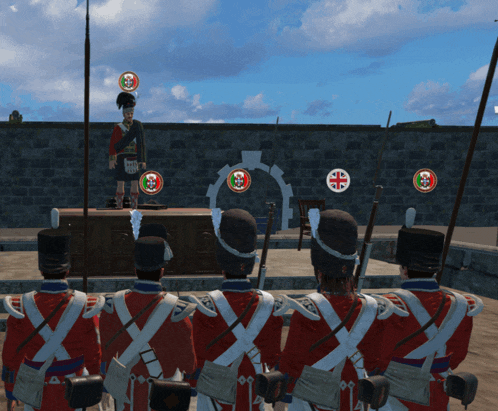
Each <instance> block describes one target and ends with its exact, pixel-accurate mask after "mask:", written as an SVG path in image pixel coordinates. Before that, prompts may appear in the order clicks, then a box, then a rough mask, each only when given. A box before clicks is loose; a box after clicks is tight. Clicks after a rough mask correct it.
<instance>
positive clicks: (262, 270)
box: [257, 117, 278, 290]
mask: <svg viewBox="0 0 498 411" xmlns="http://www.w3.org/2000/svg"><path fill="white" fill-rule="evenodd" d="M277 129H278V117H277V123H276V124H275V133H274V135H273V150H272V159H271V164H272V165H271V166H270V168H269V170H268V173H269V174H270V175H271V169H272V167H273V164H274V162H275V146H276V144H275V143H276V141H275V137H276V135H277ZM268 181H269V180H267V181H266V191H265V204H269V205H270V212H269V214H268V222H267V224H266V231H265V242H264V244H263V251H262V253H261V260H260V262H259V270H258V282H257V287H258V289H259V290H262V289H263V286H264V284H265V277H266V256H267V255H268V248H269V247H270V235H271V229H272V227H273V214H274V209H275V203H273V202H269V203H267V202H266V196H267V194H268Z"/></svg>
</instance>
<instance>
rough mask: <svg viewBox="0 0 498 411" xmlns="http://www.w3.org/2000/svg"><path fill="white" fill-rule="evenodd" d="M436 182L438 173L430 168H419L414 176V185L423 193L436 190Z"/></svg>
mask: <svg viewBox="0 0 498 411" xmlns="http://www.w3.org/2000/svg"><path fill="white" fill-rule="evenodd" d="M436 184H437V177H436V173H434V171H432V170H429V169H428V168H423V169H421V170H418V171H417V172H416V173H415V175H414V176H413V185H414V186H415V188H416V189H417V190H418V191H420V192H422V193H428V192H430V191H432V190H434V189H435V188H436Z"/></svg>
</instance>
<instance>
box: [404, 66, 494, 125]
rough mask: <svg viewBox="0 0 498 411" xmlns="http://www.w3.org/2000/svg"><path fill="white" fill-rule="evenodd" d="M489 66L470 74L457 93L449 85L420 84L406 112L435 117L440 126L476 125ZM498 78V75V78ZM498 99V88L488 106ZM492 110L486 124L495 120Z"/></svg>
mask: <svg viewBox="0 0 498 411" xmlns="http://www.w3.org/2000/svg"><path fill="white" fill-rule="evenodd" d="M487 72H488V65H486V66H483V67H480V68H479V69H477V70H476V71H475V72H472V73H470V74H469V78H468V79H467V81H466V82H465V83H464V84H463V85H462V86H460V87H459V89H457V90H452V89H451V87H450V84H449V83H444V84H440V83H438V82H434V81H432V80H428V81H426V82H422V83H419V84H417V85H416V86H415V87H414V88H413V90H412V91H411V92H410V94H409V95H408V97H407V99H406V101H405V103H404V109H405V110H407V111H410V112H412V113H415V114H417V115H419V116H423V117H427V118H434V119H435V120H436V122H437V123H438V124H439V125H468V126H470V125H472V124H474V122H475V118H476V115H477V111H478V108H479V103H480V101H481V96H482V91H483V87H484V81H485V78H486V76H487ZM497 77H498V73H497V74H495V76H494V78H495V79H496V78H497ZM497 98H498V85H497V84H496V82H495V86H494V87H492V88H491V90H490V94H489V98H488V101H487V105H488V106H489V107H491V106H492V105H493V102H494V101H496V99H497ZM494 119H495V115H494V113H493V112H492V110H486V111H485V113H484V119H483V124H485V121H490V120H494Z"/></svg>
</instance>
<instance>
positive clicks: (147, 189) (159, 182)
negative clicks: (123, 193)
mask: <svg viewBox="0 0 498 411" xmlns="http://www.w3.org/2000/svg"><path fill="white" fill-rule="evenodd" d="M163 186H164V181H163V178H162V177H161V174H159V173H157V172H156V171H147V172H146V173H143V174H142V176H141V177H140V189H141V190H142V191H143V192H144V193H145V194H148V195H151V196H152V195H154V194H157V193H159V191H161V190H162V189H163Z"/></svg>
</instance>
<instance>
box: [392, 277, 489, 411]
mask: <svg viewBox="0 0 498 411" xmlns="http://www.w3.org/2000/svg"><path fill="white" fill-rule="evenodd" d="M401 288H402V289H405V290H408V291H410V292H412V293H413V294H414V295H415V296H416V297H417V298H418V299H419V301H420V302H421V303H422V305H423V306H424V308H425V309H426V310H427V313H428V314H429V315H430V316H431V317H432V316H433V315H434V314H435V313H436V311H437V309H438V308H439V305H440V304H441V301H442V298H443V296H442V291H441V290H440V288H439V285H438V283H437V281H436V280H435V279H427V278H417V279H409V280H406V281H404V282H403V284H402V286H401ZM384 296H385V297H387V298H389V299H391V300H392V301H393V302H394V303H396V300H397V299H398V298H399V297H397V296H395V295H394V294H385V295H384ZM472 297H473V296H472ZM467 300H468V303H469V304H474V303H475V304H476V308H477V309H478V310H479V312H480V310H482V302H481V301H480V300H479V299H472V298H470V297H469V298H468V299H467ZM450 306H451V300H450V298H449V297H447V298H446V302H445V304H444V307H443V311H442V312H441V314H440V316H439V317H438V318H437V319H436V321H435V323H434V324H435V325H436V326H437V327H438V328H439V327H440V326H441V323H442V322H443V320H444V318H445V317H446V315H447V314H448V310H449V308H450ZM407 310H408V312H410V316H409V317H407V318H403V327H402V328H398V329H395V330H393V334H392V338H393V340H395V341H396V342H397V341H400V340H402V339H403V338H405V337H407V336H408V335H410V334H412V333H413V332H415V331H417V330H418V329H420V327H421V325H420V324H419V322H418V321H417V319H416V318H415V316H414V315H413V313H412V312H411V311H410V309H409V308H407ZM477 313H478V311H477V310H476V311H474V313H472V314H471V315H472V316H473V315H475V314H477ZM472 316H469V313H467V315H466V316H465V317H464V318H463V320H462V322H461V323H460V325H459V326H458V328H457V329H456V330H455V332H454V333H453V335H452V337H451V338H450V339H449V340H448V342H447V343H446V356H450V355H451V356H450V357H449V360H448V358H447V357H445V358H442V359H437V358H436V359H435V360H434V361H433V365H432V369H431V374H432V377H433V378H431V383H430V385H431V399H430V401H431V405H430V407H426V406H423V405H419V404H415V403H412V402H408V401H403V400H400V401H401V403H403V404H405V405H406V406H407V407H409V409H410V411H412V410H413V411H419V410H420V411H427V410H432V411H446V409H447V406H448V402H449V398H448V396H447V395H446V393H445V391H444V386H443V382H444V378H443V377H442V376H441V375H440V374H439V372H444V371H446V370H447V369H448V367H449V368H451V369H452V370H454V369H455V368H457V367H458V365H459V364H460V363H461V362H462V361H463V360H464V359H465V357H466V356H467V351H468V348H469V342H470V335H471V332H472ZM427 341H428V338H427V336H426V335H425V333H421V334H419V335H418V336H416V337H414V338H412V339H411V340H410V341H408V342H407V343H406V344H404V345H402V346H401V347H399V348H398V349H397V350H396V351H395V352H394V357H398V358H400V359H401V358H403V357H404V356H405V355H407V354H409V353H410V352H412V351H413V350H415V349H416V348H417V347H420V346H421V345H422V344H424V343H425V342H427ZM437 380H440V382H437Z"/></svg>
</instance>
